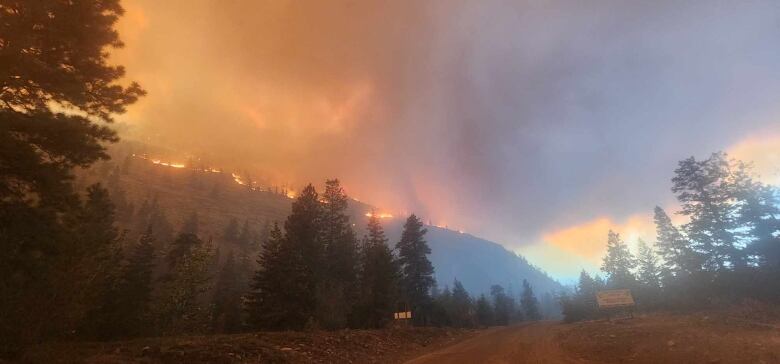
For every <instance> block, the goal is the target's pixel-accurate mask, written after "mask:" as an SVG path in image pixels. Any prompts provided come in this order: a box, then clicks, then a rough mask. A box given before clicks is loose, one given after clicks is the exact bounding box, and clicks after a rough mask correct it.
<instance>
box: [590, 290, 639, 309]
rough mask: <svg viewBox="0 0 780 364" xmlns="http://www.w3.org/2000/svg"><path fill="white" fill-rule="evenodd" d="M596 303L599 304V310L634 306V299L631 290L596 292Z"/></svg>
mask: <svg viewBox="0 0 780 364" xmlns="http://www.w3.org/2000/svg"><path fill="white" fill-rule="evenodd" d="M596 301H597V302H598V303H599V308H613V307H630V306H634V297H633V296H631V290H628V289H612V290H608V291H598V292H596Z"/></svg>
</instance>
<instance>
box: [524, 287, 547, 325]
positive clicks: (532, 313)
mask: <svg viewBox="0 0 780 364" xmlns="http://www.w3.org/2000/svg"><path fill="white" fill-rule="evenodd" d="M520 306H521V307H522V308H523V315H524V316H525V319H526V320H529V321H538V320H541V319H542V314H541V312H539V301H538V300H537V299H536V296H535V295H534V290H533V288H532V287H531V284H530V283H528V281H527V280H525V279H523V293H522V294H521V297H520Z"/></svg>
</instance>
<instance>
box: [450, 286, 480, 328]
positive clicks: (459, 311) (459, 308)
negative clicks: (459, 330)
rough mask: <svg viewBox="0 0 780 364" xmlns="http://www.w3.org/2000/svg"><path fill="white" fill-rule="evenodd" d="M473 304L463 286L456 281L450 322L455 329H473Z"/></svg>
mask: <svg viewBox="0 0 780 364" xmlns="http://www.w3.org/2000/svg"><path fill="white" fill-rule="evenodd" d="M473 310H474V309H473V303H472V302H471V297H470V296H469V293H468V292H467V291H466V289H465V288H464V287H463V284H462V283H460V281H458V280H457V279H455V280H454V281H453V283H452V303H451V307H450V312H449V316H450V322H451V323H452V325H453V326H455V327H471V326H473V325H474V320H473Z"/></svg>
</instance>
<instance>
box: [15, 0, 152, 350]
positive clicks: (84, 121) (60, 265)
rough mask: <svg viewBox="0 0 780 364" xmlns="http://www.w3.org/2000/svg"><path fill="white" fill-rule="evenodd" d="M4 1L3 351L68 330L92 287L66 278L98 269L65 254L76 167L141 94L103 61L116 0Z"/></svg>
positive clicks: (110, 136)
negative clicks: (63, 281) (78, 287)
mask: <svg viewBox="0 0 780 364" xmlns="http://www.w3.org/2000/svg"><path fill="white" fill-rule="evenodd" d="M2 8H3V9H2V24H3V25H2V28H3V30H2V36H1V37H2V44H3V45H2V67H0V74H2V76H1V77H0V90H2V92H0V161H1V162H0V165H2V173H0V227H2V228H1V229H0V230H2V232H1V233H0V248H1V250H2V254H0V297H2V299H0V312H2V313H3V314H2V315H0V356H4V355H5V354H7V353H8V352H9V351H12V350H17V349H18V345H21V344H24V343H29V342H37V341H39V340H40V339H42V338H43V337H44V336H48V335H54V334H61V333H62V332H64V331H65V330H72V329H73V327H75V326H74V323H73V321H77V320H78V319H79V318H80V316H81V315H82V314H83V310H84V309H85V307H84V306H83V305H82V304H81V303H83V302H86V301H85V298H86V297H84V296H82V294H87V295H89V296H92V293H93V292H92V291H89V290H86V291H85V290H81V289H71V287H69V284H86V283H90V282H95V280H92V279H86V278H85V280H83V281H76V280H73V278H72V277H69V276H70V275H71V274H76V272H79V273H78V274H79V275H80V274H84V276H85V277H87V278H88V277H98V278H100V277H102V276H104V274H103V272H100V271H99V270H98V269H102V267H103V265H102V264H99V265H89V264H88V263H87V262H85V261H84V259H82V258H84V257H83V256H82V257H77V256H74V255H72V254H70V253H69V252H68V250H71V248H72V249H73V251H74V252H78V253H80V252H82V251H83V247H82V246H81V242H82V241H81V238H79V237H78V236H76V235H74V234H75V232H74V231H73V226H72V225H71V224H72V222H73V220H74V219H75V217H74V215H76V214H78V213H80V210H81V209H82V206H81V201H82V198H81V197H80V196H79V193H80V192H81V191H76V189H75V188H74V176H73V170H74V169H75V168H77V167H79V168H86V167H89V166H90V165H92V164H93V163H95V162H96V161H99V160H106V159H108V154H107V153H106V148H105V144H108V143H113V142H116V141H117V140H118V138H117V136H116V134H115V133H114V131H113V130H111V129H110V128H109V127H108V126H107V123H110V122H111V121H112V120H113V117H114V116H115V115H117V114H121V113H123V112H124V111H125V108H126V107H127V106H129V105H131V104H133V103H134V102H135V101H136V100H137V99H138V98H139V97H141V96H142V95H143V94H144V91H143V90H142V89H141V88H140V87H139V86H138V84H136V83H129V82H125V81H123V80H121V79H122V78H123V76H124V69H123V68H122V67H121V66H115V65H112V64H111V62H109V54H110V53H112V52H111V49H112V48H117V47H121V45H122V42H121V40H120V39H119V35H118V33H117V32H116V31H115V29H114V25H115V23H116V21H117V20H118V19H119V18H120V16H121V15H122V8H121V6H120V5H119V1H118V0H106V1H94V0H93V1H80V2H60V1H14V2H4V3H3V4H2ZM84 243H85V244H86V245H92V242H86V241H85V242H84ZM60 280H65V281H66V282H65V283H62V282H60ZM68 281H70V283H68ZM52 297H56V299H52ZM87 301H88V300H87ZM70 303H73V304H74V305H75V306H71V304H70ZM71 309H73V310H74V311H71V312H64V311H66V310H71Z"/></svg>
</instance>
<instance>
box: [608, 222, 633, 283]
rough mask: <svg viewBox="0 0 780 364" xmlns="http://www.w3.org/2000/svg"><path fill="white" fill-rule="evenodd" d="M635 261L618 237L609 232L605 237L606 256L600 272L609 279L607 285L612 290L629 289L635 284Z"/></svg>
mask: <svg viewBox="0 0 780 364" xmlns="http://www.w3.org/2000/svg"><path fill="white" fill-rule="evenodd" d="M635 267H636V259H635V258H634V255H633V254H631V252H630V251H629V250H628V246H627V245H626V243H624V242H623V240H622V239H620V235H619V234H617V233H615V232H613V231H612V230H610V231H609V234H608V235H607V255H606V256H605V257H604V262H603V264H602V265H601V270H602V271H603V272H604V273H606V274H607V275H608V276H609V277H608V278H609V281H608V282H609V285H610V286H611V287H614V288H630V287H633V285H634V283H635V282H636V278H635V277H634V274H633V272H632V271H633V269H634V268H635Z"/></svg>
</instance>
